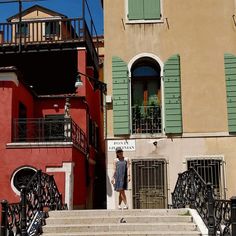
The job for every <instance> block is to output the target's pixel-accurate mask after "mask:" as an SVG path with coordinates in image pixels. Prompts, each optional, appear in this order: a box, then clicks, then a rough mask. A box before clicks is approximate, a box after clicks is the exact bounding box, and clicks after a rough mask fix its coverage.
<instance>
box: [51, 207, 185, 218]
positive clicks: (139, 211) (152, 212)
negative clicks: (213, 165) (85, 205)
mask: <svg viewBox="0 0 236 236" xmlns="http://www.w3.org/2000/svg"><path fill="white" fill-rule="evenodd" d="M121 215H122V216H128V215H132V216H134V215H135V216H144V215H149V216H153V215H154V216H163V215H165V216H166V215H167V216H169V215H176V216H179V215H189V214H188V210H186V209H130V210H70V211H50V212H49V216H50V217H61V216H63V217H68V216H83V217H85V216H109V217H110V216H121Z"/></svg>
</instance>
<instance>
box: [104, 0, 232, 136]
mask: <svg viewBox="0 0 236 236" xmlns="http://www.w3.org/2000/svg"><path fill="white" fill-rule="evenodd" d="M125 2H126V0H113V1H109V0H105V1H104V13H105V15H104V18H105V20H104V21H105V27H104V28H105V75H106V76H105V81H106V82H107V83H108V94H110V95H111V93H112V83H111V79H112V74H111V69H112V68H111V61H112V56H119V57H121V58H122V59H123V60H125V61H126V62H127V63H128V62H129V61H130V60H131V59H132V58H133V57H134V56H136V55H138V54H140V53H144V52H147V53H152V54H155V55H156V56H158V57H159V58H160V59H161V60H162V62H165V61H166V60H167V59H168V58H169V57H170V56H171V55H174V54H179V55H180V60H181V86H182V91H181V92H182V109H183V110H182V112H183V130H184V133H202V132H227V131H228V125H227V105H226V93H225V74H224V53H226V52H231V53H235V54H236V43H235V42H236V26H235V25H234V23H233V20H232V15H233V14H234V11H235V7H234V1H233V0H230V1H229V0H227V1H224V3H222V1H221V0H215V1H214V2H212V0H204V1H202V0H193V1H188V0H165V1H162V8H163V11H162V13H163V22H162V23H156V24H127V23H126V21H127V19H126V14H127V13H126V5H125ZM166 18H167V19H166ZM167 22H168V24H167ZM168 26H169V28H168ZM108 115H109V117H110V118H111V119H110V120H112V112H108ZM108 127H109V129H108V133H109V134H110V135H112V124H109V125H108Z"/></svg>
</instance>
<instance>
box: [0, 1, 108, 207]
mask: <svg viewBox="0 0 236 236" xmlns="http://www.w3.org/2000/svg"><path fill="white" fill-rule="evenodd" d="M82 31H83V34H81V32H82ZM0 33H1V42H0V97H1V98H0V104H1V111H0V129H1V134H0V146H1V148H0V150H1V151H0V156H1V165H0V166H1V167H0V172H1V178H0V188H1V189H2V191H1V193H0V199H1V200H3V199H7V200H8V201H9V202H16V201H19V194H20V193H19V191H20V187H21V186H22V185H26V184H27V183H28V181H29V180H30V178H31V177H32V175H33V174H34V173H35V172H36V170H39V169H41V170H42V171H43V172H47V173H50V174H53V175H54V178H55V179H56V182H57V185H58V188H59V191H60V192H61V193H62V196H63V201H65V203H67V205H68V207H69V209H76V208H94V207H96V208H102V207H104V201H105V191H103V192H102V191H100V192H99V191H97V189H102V187H101V186H104V182H105V154H104V144H103V139H104V136H103V133H104V128H103V107H102V104H103V103H102V94H103V93H104V92H105V89H106V87H105V84H103V83H102V82H100V81H99V80H98V77H99V74H101V72H100V70H101V69H100V65H99V57H98V51H97V48H96V47H95V44H94V43H93V40H95V38H96V37H94V35H92V34H91V32H90V31H89V30H88V27H87V24H86V21H85V19H84V18H83V17H82V18H78V19H69V18H67V17H66V16H64V15H62V14H60V13H57V12H54V11H52V10H50V9H47V8H44V7H42V6H39V5H36V6H33V7H31V8H29V9H26V10H24V11H23V12H22V14H21V18H19V14H17V15H14V16H12V17H10V18H9V19H8V23H1V24H0ZM81 81H82V84H81ZM79 85H80V86H79Z"/></svg>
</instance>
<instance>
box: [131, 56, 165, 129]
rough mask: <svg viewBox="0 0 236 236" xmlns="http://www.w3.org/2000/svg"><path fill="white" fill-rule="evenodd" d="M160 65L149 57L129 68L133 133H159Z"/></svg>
mask: <svg viewBox="0 0 236 236" xmlns="http://www.w3.org/2000/svg"><path fill="white" fill-rule="evenodd" d="M160 71H161V69H160V65H159V64H158V63H157V62H156V61H155V60H153V59H152V58H149V57H144V58H141V59H139V60H137V61H136V62H135V63H134V64H133V66H132V68H131V104H132V118H133V124H132V127H133V129H132V130H133V133H161V76H160Z"/></svg>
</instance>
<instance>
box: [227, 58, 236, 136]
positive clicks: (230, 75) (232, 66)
mask: <svg viewBox="0 0 236 236" xmlns="http://www.w3.org/2000/svg"><path fill="white" fill-rule="evenodd" d="M225 78H226V93H227V107H228V128H229V132H236V56H234V55H232V54H225Z"/></svg>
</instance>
